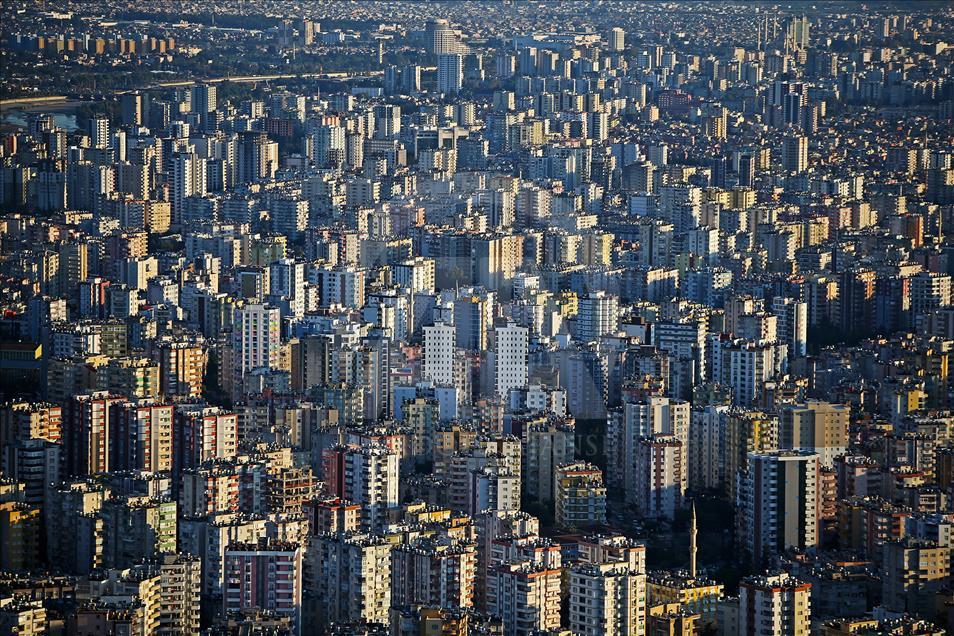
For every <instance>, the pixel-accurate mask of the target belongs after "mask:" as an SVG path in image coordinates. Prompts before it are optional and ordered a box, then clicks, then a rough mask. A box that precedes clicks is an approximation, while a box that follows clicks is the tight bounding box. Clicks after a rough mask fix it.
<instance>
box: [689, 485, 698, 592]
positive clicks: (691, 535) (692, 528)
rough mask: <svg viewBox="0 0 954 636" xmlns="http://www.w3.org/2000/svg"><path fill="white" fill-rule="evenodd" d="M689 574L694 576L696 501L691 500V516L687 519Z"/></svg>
mask: <svg viewBox="0 0 954 636" xmlns="http://www.w3.org/2000/svg"><path fill="white" fill-rule="evenodd" d="M689 576H691V577H692V578H693V579H695V578H696V502H695V501H693V502H692V516H691V518H690V521H689Z"/></svg>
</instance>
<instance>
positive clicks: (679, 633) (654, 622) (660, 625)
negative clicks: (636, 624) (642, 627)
mask: <svg viewBox="0 0 954 636" xmlns="http://www.w3.org/2000/svg"><path fill="white" fill-rule="evenodd" d="M648 614H649V615H648V617H647V619H648V620H647V621H646V634H647V636H695V634H696V633H697V630H698V626H697V622H698V621H699V615H698V614H693V613H692V612H689V611H686V610H685V609H684V608H682V607H680V606H679V604H678V603H663V604H661V605H652V604H650V606H649V613H648Z"/></svg>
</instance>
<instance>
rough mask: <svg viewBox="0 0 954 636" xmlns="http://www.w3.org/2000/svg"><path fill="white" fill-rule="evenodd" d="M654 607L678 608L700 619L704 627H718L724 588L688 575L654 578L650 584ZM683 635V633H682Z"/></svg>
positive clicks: (680, 574)
mask: <svg viewBox="0 0 954 636" xmlns="http://www.w3.org/2000/svg"><path fill="white" fill-rule="evenodd" d="M646 587H647V589H648V592H649V605H650V607H653V606H657V605H667V604H676V605H678V607H679V608H680V609H682V610H684V611H686V612H689V613H690V614H693V615H697V616H698V622H699V624H700V625H701V626H705V625H710V624H715V623H716V614H717V611H718V606H719V601H721V600H722V596H723V586H722V584H721V583H717V582H716V581H713V580H711V579H706V578H702V577H696V578H693V577H692V576H690V575H689V574H688V573H684V572H677V573H668V572H664V573H657V574H651V575H650V576H649V578H648V579H647V581H646ZM679 633H681V632H679Z"/></svg>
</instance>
